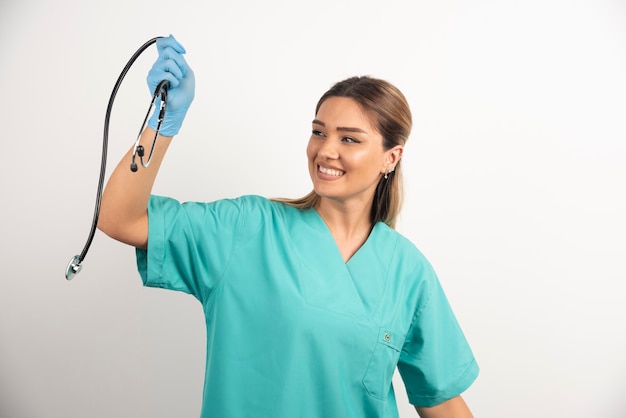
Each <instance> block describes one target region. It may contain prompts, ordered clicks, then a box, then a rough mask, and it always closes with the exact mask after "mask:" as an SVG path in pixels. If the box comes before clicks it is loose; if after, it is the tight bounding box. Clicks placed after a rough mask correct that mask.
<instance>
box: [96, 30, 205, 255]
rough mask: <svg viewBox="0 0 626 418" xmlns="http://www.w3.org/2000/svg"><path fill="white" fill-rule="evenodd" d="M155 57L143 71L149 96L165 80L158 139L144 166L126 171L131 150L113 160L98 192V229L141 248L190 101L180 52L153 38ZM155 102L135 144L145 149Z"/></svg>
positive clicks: (170, 40)
mask: <svg viewBox="0 0 626 418" xmlns="http://www.w3.org/2000/svg"><path fill="white" fill-rule="evenodd" d="M157 49H158V52H159V57H158V59H157V60H156V62H155V63H154V65H153V66H152V69H151V70H150V72H149V73H148V88H149V90H150V94H152V93H153V92H154V89H155V88H156V86H157V85H158V84H159V83H160V82H161V81H162V80H167V81H169V90H168V94H167V110H166V113H165V118H164V120H163V124H162V125H161V131H160V133H161V135H162V136H159V138H158V141H157V145H156V148H155V150H154V154H153V158H152V161H151V162H150V165H149V166H148V168H145V169H144V168H142V167H141V166H140V167H139V170H138V171H137V172H134V173H133V172H131V170H130V162H131V156H132V149H131V150H129V151H128V153H126V155H125V156H124V157H123V158H122V160H121V161H120V162H119V164H118V165H117V167H116V168H115V170H114V171H113V173H112V174H111V177H110V178H109V181H108V183H107V185H106V187H105V189H104V193H103V194H102V203H101V208H100V217H99V220H98V228H99V229H100V230H101V231H103V232H104V233H105V234H107V235H109V236H110V237H111V238H114V239H116V240H118V241H121V242H124V243H126V244H129V245H132V246H135V247H139V248H146V247H147V243H148V209H147V207H148V200H149V199H150V193H151V191H152V186H153V185H154V181H155V179H156V176H157V173H158V171H159V168H160V166H161V162H162V161H163V157H164V155H165V152H166V151H167V148H168V147H169V144H170V143H171V141H172V137H173V136H174V135H176V134H177V133H178V131H179V130H180V127H181V126H182V123H183V120H184V118H185V115H186V114H187V110H188V109H189V106H190V105H191V102H192V101H193V98H194V89H195V78H194V74H193V71H192V70H191V68H190V67H189V65H188V64H187V62H186V61H185V59H184V57H183V54H184V53H185V49H184V48H183V46H182V45H181V44H179V43H178V42H177V41H176V40H175V39H174V37H173V36H169V37H167V38H161V39H158V40H157ZM158 109H159V106H158V103H157V106H156V110H155V113H154V115H153V116H152V117H151V118H150V121H149V122H148V127H147V128H146V129H145V131H144V132H143V133H142V135H141V140H140V143H141V144H142V145H143V146H144V148H145V149H146V150H149V149H150V148H151V146H152V139H153V138H154V133H155V129H156V126H157V119H158V118H157V116H158Z"/></svg>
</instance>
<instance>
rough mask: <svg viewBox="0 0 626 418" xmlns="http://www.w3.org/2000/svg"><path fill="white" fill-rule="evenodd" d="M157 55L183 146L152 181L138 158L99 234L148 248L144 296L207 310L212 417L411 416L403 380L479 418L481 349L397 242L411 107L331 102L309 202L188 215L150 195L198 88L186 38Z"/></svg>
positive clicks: (198, 205)
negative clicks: (182, 299) (151, 293)
mask: <svg viewBox="0 0 626 418" xmlns="http://www.w3.org/2000/svg"><path fill="white" fill-rule="evenodd" d="M157 44H158V46H159V48H158V49H159V59H157V61H156V63H155V64H154V66H153V68H152V70H151V71H150V74H149V76H148V80H149V82H153V81H154V80H162V79H165V80H168V81H169V82H170V90H169V92H168V98H167V100H168V104H169V106H168V111H167V112H166V114H165V120H164V121H163V124H164V126H166V127H167V129H163V130H162V131H161V132H162V134H163V135H169V136H167V137H163V138H161V140H159V142H158V144H157V147H158V149H157V150H156V151H155V157H154V161H153V163H152V164H151V165H150V166H149V167H147V168H146V169H144V170H140V171H139V172H136V173H131V172H130V171H129V170H128V165H127V164H126V161H127V160H128V158H130V156H131V154H132V150H130V151H129V153H128V154H127V155H126V157H124V160H123V161H122V162H121V163H120V164H119V165H118V167H117V168H116V169H115V171H114V172H113V173H112V175H111V177H110V180H109V182H108V184H107V187H106V190H105V193H104V195H103V200H102V210H101V217H100V224H99V227H100V228H101V229H102V230H103V231H104V232H105V233H107V234H108V235H110V236H111V237H113V238H116V239H118V240H120V241H122V242H124V243H127V244H130V245H132V246H134V247H136V248H137V250H136V254H137V264H138V268H139V273H140V275H141V278H142V280H143V283H144V285H146V286H152V287H160V288H165V289H170V290H178V291H182V292H186V293H189V294H191V295H193V296H194V297H195V298H196V299H198V301H199V302H200V303H201V304H202V306H203V312H204V314H205V323H206V335H207V347H206V349H207V355H206V372H205V383H204V395H203V406H202V417H223V418H230V417H233V418H239V417H246V416H255V417H272V418H276V417H297V416H306V417H368V418H396V417H398V409H397V406H396V401H395V395H394V391H393V388H392V376H393V374H394V371H395V369H396V368H398V369H399V371H400V374H401V376H402V378H403V380H404V383H405V386H406V389H407V394H408V398H409V401H410V402H411V403H412V404H414V405H415V406H416V408H417V410H418V413H420V414H421V415H422V416H424V417H448V416H452V415H451V414H452V413H454V416H455V417H460V418H462V417H469V416H471V413H470V412H469V409H468V408H467V406H465V403H464V402H463V400H462V399H461V398H460V394H461V393H462V392H463V391H464V390H465V389H467V387H469V386H470V384H471V383H472V382H473V381H474V379H475V378H476V376H477V374H478V366H477V364H476V362H475V360H474V356H473V354H472V351H471V349H470V347H469V345H468V343H467V341H466V340H465V337H464V335H463V333H462V331H461V329H460V327H459V325H458V323H457V321H456V319H455V317H454V314H453V312H452V309H451V308H450V306H449V304H448V301H447V299H446V296H445V294H444V292H443V290H442V288H441V285H440V283H439V280H438V279H437V276H436V274H435V272H434V270H433V268H432V267H431V265H430V264H429V262H428V260H427V259H426V258H425V257H424V256H423V255H422V253H421V252H420V251H419V250H418V249H417V248H416V247H415V246H414V245H413V244H412V243H411V242H410V241H408V240H407V239H406V238H405V237H403V236H402V235H400V234H399V233H398V232H397V231H395V230H394V229H393V226H394V224H395V220H396V216H397V214H398V212H399V210H400V203H401V197H402V193H401V176H400V174H401V172H400V161H401V157H402V152H403V146H404V144H405V143H406V140H407V139H408V136H409V133H410V130H411V113H410V110H409V106H408V104H407V102H406V100H405V98H404V96H403V95H402V93H400V91H399V90H398V89H396V88H395V87H393V86H392V85H391V84H389V83H387V82H385V81H382V80H378V79H374V78H370V77H354V78H350V79H348V80H345V81H342V82H339V83H337V84H336V85H334V86H333V87H332V88H331V89H330V90H329V91H328V92H327V93H325V94H324V95H323V96H322V98H321V99H320V101H319V102H318V105H317V107H316V111H315V119H314V120H313V123H312V125H313V131H312V135H311V138H310V140H309V144H308V146H307V156H308V161H309V170H310V175H311V180H312V183H313V191H312V192H311V193H310V194H309V195H307V196H305V197H304V198H302V199H297V200H287V199H283V200H269V199H266V198H263V197H260V196H252V195H250V196H242V197H239V198H236V199H223V200H218V201H213V202H208V203H206V202H187V203H183V204H181V203H179V202H178V201H176V200H174V199H172V198H168V197H162V196H151V190H152V185H153V184H154V180H155V178H156V175H157V173H158V170H159V167H160V165H161V162H162V160H163V156H164V154H165V151H166V150H167V148H168V146H169V144H170V143H171V140H172V137H173V136H174V135H176V134H177V132H178V129H180V127H181V125H182V122H183V119H184V117H185V114H186V111H187V109H188V107H189V105H190V104H191V102H192V100H193V97H194V89H195V81H194V75H193V71H192V70H191V68H189V66H188V64H187V62H186V61H185V59H184V58H183V54H184V51H185V50H184V48H183V47H182V46H181V45H180V44H179V43H178V42H177V41H176V40H174V38H173V37H170V38H163V39H160V40H159V41H157ZM172 68H174V70H172ZM154 123H155V120H154V119H151V121H150V123H149V127H148V128H146V130H145V131H144V133H143V134H142V137H141V141H142V142H143V141H149V140H150V139H151V137H152V136H154V134H155V131H154V128H155V126H154ZM277 332H278V333H279V334H280V335H281V338H275V335H276V334H277ZM242 394H243V396H242Z"/></svg>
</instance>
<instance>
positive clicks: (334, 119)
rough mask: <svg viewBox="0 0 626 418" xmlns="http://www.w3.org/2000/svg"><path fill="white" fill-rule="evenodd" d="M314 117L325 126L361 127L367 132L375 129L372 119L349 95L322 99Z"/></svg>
mask: <svg viewBox="0 0 626 418" xmlns="http://www.w3.org/2000/svg"><path fill="white" fill-rule="evenodd" d="M315 118H316V119H317V120H319V121H321V122H323V123H324V124H325V125H326V126H327V127H332V128H336V127H338V126H343V127H352V128H361V129H363V130H366V131H368V132H371V131H376V127H375V124H374V121H373V119H372V118H371V117H370V116H369V115H368V114H367V113H366V112H365V111H364V110H363V108H362V107H361V105H359V103H357V102H356V101H355V100H354V99H351V98H349V97H329V98H328V99H326V100H324V102H322V104H321V105H320V107H319V110H318V111H317V115H315Z"/></svg>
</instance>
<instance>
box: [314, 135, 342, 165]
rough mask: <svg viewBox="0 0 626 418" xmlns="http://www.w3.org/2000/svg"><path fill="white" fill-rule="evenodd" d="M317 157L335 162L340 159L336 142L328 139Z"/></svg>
mask: <svg viewBox="0 0 626 418" xmlns="http://www.w3.org/2000/svg"><path fill="white" fill-rule="evenodd" d="M317 155H318V156H319V157H320V158H323V159H325V160H335V159H337V158H339V152H338V151H337V144H335V141H333V140H332V139H331V138H326V140H325V141H323V142H322V144H321V145H320V147H319V149H318V150H317Z"/></svg>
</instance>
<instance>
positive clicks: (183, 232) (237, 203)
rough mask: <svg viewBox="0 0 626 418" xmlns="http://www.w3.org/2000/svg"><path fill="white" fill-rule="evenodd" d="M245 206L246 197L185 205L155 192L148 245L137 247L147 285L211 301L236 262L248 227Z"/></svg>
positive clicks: (151, 199)
mask: <svg viewBox="0 0 626 418" xmlns="http://www.w3.org/2000/svg"><path fill="white" fill-rule="evenodd" d="M243 209H244V203H243V200H242V199H225V200H219V201H216V202H210V203H198V202H188V203H182V204H181V203H179V202H178V201H176V200H174V199H171V198H168V197H161V196H151V198H150V201H149V203H148V228H149V229H148V248H147V250H143V249H137V250H136V257H137V268H138V270H139V274H140V275H141V278H142V280H143V283H144V285H145V286H148V287H160V288H165V289H170V290H178V291H182V292H185V293H189V294H191V295H193V296H195V297H196V298H197V299H198V300H200V301H204V300H206V297H207V296H208V294H209V293H210V292H211V290H212V289H213V288H215V286H216V285H217V283H218V282H219V280H220V278H221V276H222V274H223V272H224V271H225V270H226V268H227V266H228V263H230V262H231V259H232V256H233V253H234V251H235V247H236V245H237V241H238V237H239V233H240V231H241V229H242V228H243V221H244V218H245V216H244V210H243Z"/></svg>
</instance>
